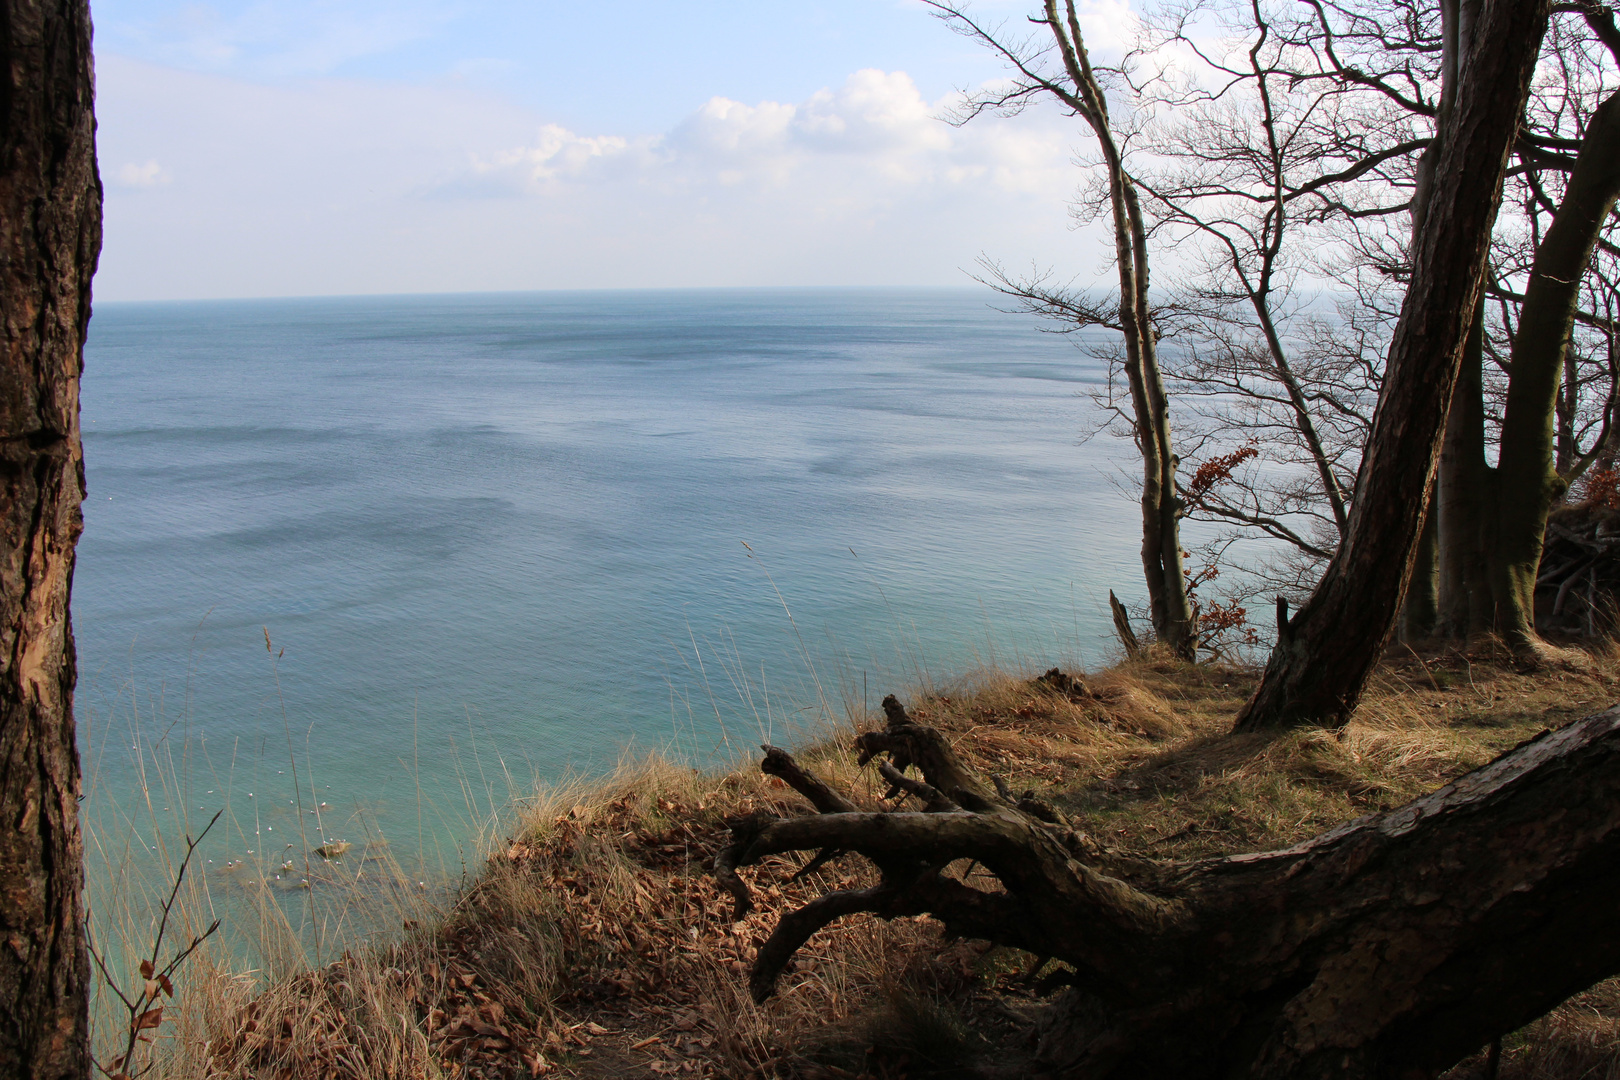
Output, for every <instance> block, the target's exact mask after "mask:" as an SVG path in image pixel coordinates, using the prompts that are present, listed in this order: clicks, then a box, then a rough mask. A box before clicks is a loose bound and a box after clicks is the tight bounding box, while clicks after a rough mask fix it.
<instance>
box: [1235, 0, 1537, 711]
mask: <svg viewBox="0 0 1620 1080" xmlns="http://www.w3.org/2000/svg"><path fill="white" fill-rule="evenodd" d="M1548 11H1549V4H1548V3H1547V0H1486V3H1484V4H1483V5H1482V7H1481V10H1480V13H1479V23H1478V25H1477V27H1476V28H1475V30H1474V32H1473V35H1472V40H1473V42H1474V45H1473V47H1472V48H1471V49H1469V50H1468V52H1467V54H1466V56H1465V58H1464V60H1463V63H1462V66H1461V72H1460V75H1459V79H1458V95H1457V104H1456V106H1455V108H1454V109H1453V110H1452V111H1451V114H1450V116H1448V117H1447V118H1446V120H1445V121H1444V122H1443V124H1442V127H1441V133H1440V137H1441V144H1442V145H1441V148H1440V154H1439V157H1438V158H1437V160H1436V162H1435V184H1434V190H1433V192H1432V193H1431V194H1430V196H1429V198H1428V200H1427V206H1426V207H1425V217H1424V224H1423V229H1422V233H1421V236H1420V242H1419V243H1418V245H1417V252H1416V255H1415V258H1414V263H1413V273H1412V281H1411V285H1410V286H1409V287H1408V289H1407V293H1406V299H1405V301H1404V303H1403V305H1402V308H1401V315H1400V319H1399V321H1398V323H1397V324H1396V327H1395V333H1394V337H1393V339H1392V341H1391V343H1390V350H1389V358H1388V363H1387V365H1386V375H1385V378H1384V385H1383V389H1382V391H1381V396H1380V400H1379V403H1378V410H1377V413H1376V414H1375V416H1374V417H1373V427H1372V432H1371V434H1370V435H1369V438H1368V441H1367V449H1366V452H1365V454H1364V455H1363V457H1362V463H1361V471H1360V474H1359V477H1358V481H1357V484H1356V499H1355V502H1354V504H1353V507H1352V510H1351V515H1350V526H1349V530H1348V532H1347V533H1346V534H1345V538H1344V541H1343V542H1342V543H1341V544H1340V545H1339V549H1338V551H1337V552H1336V553H1335V555H1334V557H1333V560H1332V561H1331V562H1330V563H1329V564H1328V568H1327V571H1326V572H1325V573H1324V574H1323V576H1322V580H1321V581H1320V582H1319V583H1318V585H1317V587H1316V590H1315V591H1314V592H1313V593H1312V594H1311V597H1310V599H1309V600H1307V601H1306V603H1305V604H1304V605H1303V606H1302V607H1301V608H1300V610H1299V612H1298V614H1296V615H1295V616H1294V618H1293V620H1292V622H1291V624H1290V626H1289V632H1288V633H1287V634H1286V635H1284V636H1283V640H1281V641H1279V643H1278V645H1277V647H1276V648H1275V649H1273V650H1272V653H1271V656H1270V659H1269V660H1268V662H1267V664H1266V670H1265V674H1264V676H1263V677H1262V678H1261V681H1260V685H1259V687H1258V688H1257V689H1256V690H1255V694H1254V697H1253V698H1251V699H1250V700H1249V703H1248V704H1247V705H1246V706H1245V707H1244V709H1243V712H1242V713H1241V714H1240V715H1239V717H1238V720H1237V729H1238V730H1254V729H1262V728H1268V727H1284V726H1291V725H1295V724H1303V723H1325V724H1329V725H1335V726H1336V725H1341V724H1343V723H1344V722H1345V721H1347V720H1348V719H1349V717H1350V714H1351V712H1352V711H1354V709H1355V706H1356V703H1357V701H1358V700H1359V699H1360V697H1361V692H1362V689H1363V687H1364V686H1365V684H1366V680H1367V677H1368V675H1369V674H1370V673H1371V672H1372V669H1373V666H1374V665H1375V664H1376V663H1377V661H1378V658H1379V656H1380V655H1382V653H1383V650H1384V647H1385V645H1386V644H1387V643H1388V641H1389V637H1390V634H1391V632H1392V631H1393V630H1394V628H1395V624H1396V620H1397V618H1398V616H1399V614H1400V610H1401V605H1402V603H1403V601H1404V599H1405V595H1406V588H1407V583H1408V580H1409V578H1410V575H1411V571H1412V560H1413V556H1414V554H1415V552H1416V549H1417V543H1418V533H1419V530H1420V529H1421V527H1422V524H1423V518H1424V516H1425V515H1424V514H1423V512H1422V511H1421V508H1422V507H1423V506H1424V504H1425V501H1426V499H1427V496H1428V492H1429V485H1430V483H1431V482H1432V480H1433V478H1434V473H1435V465H1436V460H1437V458H1438V455H1439V450H1440V442H1441V437H1442V435H1443V433H1444V428H1445V421H1446V412H1447V409H1448V406H1449V405H1450V402H1451V397H1452V392H1453V390H1454V388H1455V386H1456V383H1457V374H1458V369H1459V367H1460V364H1461V360H1462V353H1463V347H1464V344H1465V342H1466V340H1467V337H1468V332H1469V326H1470V323H1471V322H1472V321H1473V314H1474V309H1475V307H1476V305H1477V303H1478V301H1479V297H1480V291H1481V284H1482V274H1483V271H1484V268H1485V261H1486V257H1487V255H1488V253H1489V246H1490V235H1491V226H1492V224H1493V222H1494V221H1495V219H1496V211H1497V207H1498V205H1499V203H1500V201H1501V195H1502V178H1503V175H1504V172H1505V169H1506V167H1507V160H1508V154H1509V152H1510V150H1511V149H1512V146H1513V142H1514V139H1515V136H1516V133H1517V131H1518V122H1519V115H1520V112H1521V111H1522V109H1523V108H1524V102H1525V97H1526V95H1527V94H1528V92H1529V86H1530V76H1531V73H1532V72H1533V70H1534V67H1535V61H1536V55H1537V52H1538V50H1539V48H1540V43H1541V39H1542V36H1543V34H1544V33H1545V32H1546V27H1547V18H1548ZM1414 508H1418V509H1417V512H1414Z"/></svg>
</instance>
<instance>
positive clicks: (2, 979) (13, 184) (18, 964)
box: [0, 0, 101, 1080]
mask: <svg viewBox="0 0 1620 1080" xmlns="http://www.w3.org/2000/svg"><path fill="white" fill-rule="evenodd" d="M0 56H3V58H4V70H5V72H6V78H5V79H4V81H3V82H0V313H3V315H4V319H3V320H0V342H3V347H0V492H3V495H0V536H3V543H0V555H3V557H0V642H3V645H4V647H3V648H0V808H3V809H4V814H5V820H4V827H3V828H0V895H3V896H4V897H5V902H4V903H3V904H0V1076H4V1077H37V1078H41V1080H44V1078H58V1077H60V1078H69V1077H83V1076H86V1075H88V1073H89V1066H90V1058H89V1046H88V1031H87V1025H88V1013H87V1010H88V991H89V982H90V978H89V976H90V973H89V966H88V961H87V960H86V957H85V939H84V926H83V923H84V908H83V898H82V896H81V890H82V883H83V869H82V864H83V849H82V842H81V840H80V835H79V815H78V797H79V758H78V750H77V747H76V745H75V742H74V726H73V683H74V657H73V634H72V630H71V627H70V625H69V616H68V594H69V590H70V587H71V583H72V580H73V557H74V544H75V542H76V541H77V540H78V537H79V532H80V530H81V527H82V525H81V518H80V513H79V504H80V499H81V498H82V496H83V485H84V472H83V453H82V449H81V446H80V441H79V370H80V366H81V363H82V355H83V346H84V337H85V328H86V325H87V323H88V321H89V318H90V277H91V275H92V273H93V272H94V270H95V265H96V257H97V254H98V253H99V251H100V249H101V184H100V180H99V179H98V178H97V175H96V160H95V119H94V115H93V109H92V92H93V91H92V77H91V53H90V13H89V9H88V6H87V4H86V3H85V0H46V2H43V3H20V2H16V0H0Z"/></svg>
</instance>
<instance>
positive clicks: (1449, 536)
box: [1431, 304, 1492, 641]
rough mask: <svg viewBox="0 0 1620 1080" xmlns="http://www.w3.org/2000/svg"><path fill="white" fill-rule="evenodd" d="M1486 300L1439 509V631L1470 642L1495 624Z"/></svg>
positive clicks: (1450, 427) (1455, 403)
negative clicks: (1488, 538) (1487, 535)
mask: <svg viewBox="0 0 1620 1080" xmlns="http://www.w3.org/2000/svg"><path fill="white" fill-rule="evenodd" d="M1484 334H1485V309H1484V306H1483V304H1482V305H1480V306H1479V307H1476V308H1475V309H1474V325H1473V329H1471V330H1470V331H1469V333H1468V342H1467V344H1466V345H1465V346H1464V348H1463V361H1462V370H1461V372H1460V373H1459V374H1458V377H1457V387H1456V389H1455V390H1454V391H1453V392H1452V395H1451V408H1450V409H1449V410H1448V412H1447V415H1446V434H1445V441H1444V442H1443V443H1442V444H1441V449H1440V483H1439V492H1438V497H1437V500H1436V503H1435V505H1434V506H1433V507H1431V512H1432V513H1436V515H1437V517H1438V519H1439V526H1440V626H1439V630H1440V634H1441V636H1443V637H1448V638H1452V639H1454V640H1458V641H1466V640H1468V639H1469V638H1471V637H1473V636H1474V635H1475V634H1484V633H1488V632H1489V631H1490V629H1491V611H1492V607H1491V591H1490V584H1489V581H1488V579H1487V577H1486V573H1485V546H1484V531H1483V530H1484V528H1485V521H1486V518H1487V516H1488V512H1489V510H1488V508H1489V505H1490V504H1489V500H1490V498H1491V491H1492V485H1491V475H1490V474H1491V468H1490V466H1489V465H1487V464H1486V463H1485V397H1484V362H1485V356H1484Z"/></svg>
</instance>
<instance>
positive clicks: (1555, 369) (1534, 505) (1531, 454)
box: [1488, 23, 1620, 653]
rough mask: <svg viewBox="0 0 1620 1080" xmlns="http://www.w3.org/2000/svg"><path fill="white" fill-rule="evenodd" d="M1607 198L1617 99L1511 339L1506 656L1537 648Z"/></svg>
mask: <svg viewBox="0 0 1620 1080" xmlns="http://www.w3.org/2000/svg"><path fill="white" fill-rule="evenodd" d="M1610 29H1611V30H1612V29H1613V24H1612V23H1611V24H1610ZM1617 196H1620V94H1615V95H1612V96H1610V97H1609V98H1608V99H1607V100H1605V101H1604V102H1603V104H1601V105H1599V106H1598V107H1597V109H1596V110H1595V111H1594V112H1593V114H1592V118H1591V120H1590V121H1589V122H1588V124H1587V127H1586V135H1585V138H1583V139H1582V141H1581V148H1580V153H1579V155H1578V156H1577V158H1576V160H1575V168H1574V169H1573V170H1572V171H1571V172H1570V175H1569V181H1568V184H1567V186H1566V187H1565V190H1564V198H1563V201H1562V202H1561V203H1559V206H1558V212H1557V213H1556V214H1555V215H1554V216H1553V220H1552V224H1551V225H1550V226H1548V228H1547V233H1546V235H1545V236H1543V237H1542V239H1541V244H1540V245H1539V246H1538V247H1537V248H1536V256H1535V261H1534V262H1533V263H1532V264H1531V267H1530V280H1529V283H1528V284H1527V285H1526V287H1525V295H1524V304H1523V305H1522V307H1521V308H1520V314H1519V325H1518V328H1517V329H1516V330H1515V331H1514V334H1513V351H1512V355H1511V361H1510V367H1511V375H1510V377H1509V379H1508V392H1507V403H1506V406H1505V408H1504V410H1503V413H1502V435H1501V440H1500V451H1499V455H1498V460H1497V465H1496V470H1495V482H1496V499H1495V513H1494V515H1492V519H1491V524H1492V529H1491V535H1490V539H1491V543H1490V545H1489V548H1488V551H1489V559H1490V566H1489V572H1490V583H1491V592H1492V595H1493V598H1494V600H1495V607H1496V617H1495V623H1496V631H1497V633H1499V634H1501V635H1502V637H1503V638H1504V639H1505V640H1506V641H1507V643H1508V645H1509V646H1510V647H1512V648H1513V649H1514V650H1515V651H1516V652H1521V653H1523V652H1533V651H1534V650H1535V648H1536V646H1537V645H1539V644H1540V638H1539V637H1537V635H1536V627H1535V592H1536V571H1537V568H1538V567H1539V566H1540V565H1541V545H1542V539H1543V537H1544V536H1545V534H1546V531H1547V512H1548V511H1549V510H1551V509H1552V506H1553V504H1554V503H1555V502H1557V501H1558V500H1559V499H1560V498H1562V497H1563V494H1564V490H1565V488H1567V487H1568V482H1567V481H1566V480H1565V479H1564V478H1563V476H1561V475H1560V473H1559V468H1558V462H1557V460H1556V457H1555V454H1554V451H1555V436H1554V421H1555V419H1556V413H1557V406H1558V396H1559V395H1558V389H1559V384H1560V383H1561V381H1562V380H1563V376H1564V366H1565V352H1566V346H1567V343H1568V341H1569V333H1570V328H1571V326H1572V325H1573V324H1574V321H1575V308H1576V301H1577V300H1578V299H1579V298H1580V288H1581V282H1582V280H1584V279H1585V277H1586V270H1587V267H1588V266H1589V265H1590V263H1591V261H1592V249H1593V247H1594V246H1595V244H1596V243H1597V239H1598V235H1599V233H1600V232H1601V231H1602V230H1603V227H1604V225H1605V224H1606V223H1607V221H1608V217H1609V213H1610V211H1612V210H1613V209H1614V204H1615V199H1616V197H1617Z"/></svg>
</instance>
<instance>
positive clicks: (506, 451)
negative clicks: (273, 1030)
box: [73, 290, 1140, 850]
mask: <svg viewBox="0 0 1620 1080" xmlns="http://www.w3.org/2000/svg"><path fill="white" fill-rule="evenodd" d="M991 300H992V297H991V296H990V295H989V294H988V293H985V292H980V291H970V290H927V291H919V290H913V291H873V290H861V291H781V290H742V291H692V292H682V291H670V292H617V293H611V292H604V293H552V294H525V295H482V296H443V297H415V296H413V297H391V298H367V299H325V300H293V301H257V302H231V303H221V302H210V303H166V304H138V305H136V304H129V305H120V304H102V305H99V306H98V307H97V309H96V312H95V317H94V320H93V323H92V326H91V334H90V341H89V344H88V346H87V349H86V370H85V376H84V391H83V393H84V396H83V410H84V411H83V417H84V432H85V458H86V463H87V475H88V483H89V498H88V500H87V501H86V504H85V522H86V527H85V532H84V537H83V539H82V541H81V543H80V546H79V562H78V570H77V574H76V577H75V580H74V590H73V614H74V625H75V630H76V633H77V637H78V647H79V657H80V672H81V676H80V698H79V700H80V714H81V725H82V728H83V730H82V740H83V743H84V747H83V749H84V752H85V756H86V760H87V762H88V764H89V767H90V769H91V772H92V776H93V778H94V779H95V785H96V786H95V788H94V789H93V791H92V794H91V800H92V803H94V802H95V801H96V800H114V801H116V800H117V799H120V798H123V797H125V796H127V795H128V794H129V793H130V792H132V791H133V790H135V788H136V787H137V786H138V784H139V777H138V774H137V772H136V771H135V768H134V766H133V765H132V764H131V763H130V760H129V755H130V752H131V750H132V748H134V747H141V748H142V753H143V754H147V755H149V754H151V753H152V752H153V750H154V748H156V752H157V757H158V758H159V759H164V760H167V759H165V758H164V755H165V754H172V755H173V760H174V761H175V762H176V771H177V772H178V773H180V774H182V776H183V781H182V782H183V783H184V784H186V785H188V786H187V788H186V790H184V791H180V790H175V789H173V788H163V789H162V790H160V791H157V793H156V794H155V795H154V798H155V799H156V800H157V801H158V802H161V803H174V804H176V806H175V808H174V809H176V810H183V811H184V812H185V813H186V814H188V815H189V816H190V817H191V818H192V819H193V820H196V819H199V817H201V816H203V815H206V814H211V813H212V812H213V811H214V810H216V809H219V808H221V807H224V806H227V805H229V807H230V809H231V811H232V813H231V818H230V820H231V821H232V822H233V823H234V824H233V825H232V826H231V828H232V834H231V835H230V836H229V837H227V838H226V839H225V840H224V841H222V842H223V843H225V844H227V847H230V846H234V847H242V848H244V849H246V848H251V847H253V845H254V844H255V843H257V844H259V845H260V846H261V848H266V849H267V848H269V847H274V848H276V849H278V850H279V849H281V847H282V845H281V843H280V842H277V843H274V844H273V845H272V844H270V843H269V841H270V837H269V836H268V835H267V832H268V831H273V830H274V829H275V828H277V827H278V826H279V827H280V829H281V832H282V835H287V833H288V832H289V830H295V829H296V828H297V822H296V819H295V818H294V817H293V816H291V815H292V814H293V809H292V805H291V804H293V803H294V802H299V801H301V802H303V803H304V806H305V809H306V811H307V810H308V809H309V808H310V806H311V805H312V804H315V805H317V806H318V804H319V803H320V802H326V803H327V804H328V807H327V810H326V811H325V815H324V816H323V817H322V820H321V822H320V825H319V828H320V830H321V831H323V832H324V833H325V834H327V835H333V836H335V835H343V834H346V833H348V832H351V831H357V830H359V829H360V828H361V825H360V824H358V823H357V819H356V818H354V817H353V816H352V815H354V814H355V813H357V812H361V811H363V812H364V813H366V814H367V815H370V816H372V817H373V818H375V819H376V821H377V822H379V823H380V824H381V825H382V826H383V827H384V828H385V829H387V830H391V835H393V836H394V837H395V839H396V841H397V840H398V838H399V837H401V836H402V835H405V834H409V836H410V839H411V841H412V842H413V843H414V841H415V838H416V835H417V820H418V810H419V809H420V808H421V807H422V806H423V805H424V804H425V805H426V806H427V807H428V816H429V817H430V818H431V819H434V820H436V821H438V822H440V823H441V824H442V823H443V822H445V821H448V820H451V819H456V820H464V821H470V820H471V817H472V816H473V814H474V813H475V811H474V810H472V809H470V807H479V808H483V809H486V810H487V808H488V805H489V804H490V803H492V802H493V803H496V804H498V803H500V802H501V801H503V800H504V799H505V797H506V794H507V793H508V791H510V790H521V789H525V788H527V787H528V785H529V783H530V780H531V778H532V776H533V775H534V774H539V775H541V776H542V777H545V776H556V775H559V774H560V773H561V772H563V771H565V770H568V769H575V770H585V771H590V770H598V769H602V768H604V767H606V766H607V765H609V764H611V763H612V762H613V761H614V759H615V758H616V756H617V755H618V754H619V753H620V752H621V750H622V748H624V747H625V746H626V745H627V744H632V743H633V744H635V745H639V746H641V747H654V746H658V747H662V746H671V745H672V746H674V747H676V748H677V749H678V750H679V751H680V752H681V753H684V754H688V755H690V756H691V757H692V758H693V760H694V761H702V760H710V759H712V756H713V755H715V754H716V753H720V754H724V753H725V752H727V749H728V747H729V748H731V749H734V750H735V749H739V748H742V749H746V748H751V747H752V745H753V744H755V743H758V742H759V741H761V738H762V737H772V738H777V739H786V738H790V737H791V735H792V732H793V731H794V730H795V728H796V725H800V722H801V721H802V720H803V719H804V718H805V717H807V716H811V715H813V714H814V713H815V712H816V711H817V708H818V698H820V697H824V698H825V699H827V700H828V701H829V702H830V703H831V704H832V705H833V707H834V710H835V711H838V710H842V709H843V708H844V706H845V705H846V703H849V702H853V703H855V704H856V705H859V703H860V702H861V700H862V699H863V697H864V698H865V699H866V701H867V702H868V703H870V704H871V705H872V706H873V707H874V708H875V706H876V703H877V701H878V699H879V698H881V696H882V695H883V694H885V693H888V692H890V691H892V690H896V689H900V688H902V687H904V686H905V685H907V684H908V683H915V682H916V681H917V680H918V679H919V678H922V677H931V678H935V679H940V678H944V677H948V676H950V675H952V674H954V673H956V672H959V671H961V670H963V669H966V668H968V667H970V666H972V665H974V664H978V663H983V662H988V661H996V662H1000V663H1002V664H1013V665H1027V666H1035V665H1046V664H1050V663H1056V662H1060V661H1061V662H1066V663H1073V662H1076V661H1077V660H1078V661H1085V660H1096V659H1099V658H1100V657H1101V654H1102V652H1103V651H1104V649H1105V648H1106V636H1105V634H1106V627H1107V619H1106V614H1105V611H1106V596H1107V590H1108V589H1109V588H1110V587H1113V588H1115V589H1117V590H1118V591H1119V592H1120V593H1121V595H1122V596H1123V595H1134V593H1135V592H1138V591H1140V568H1139V565H1138V563H1137V556H1136V546H1137V540H1136V533H1135V524H1134V520H1135V511H1134V504H1133V503H1132V502H1131V501H1130V499H1129V497H1128V496H1125V495H1122V494H1120V493H1119V491H1118V490H1116V487H1115V485H1114V484H1113V482H1112V480H1113V478H1114V477H1115V476H1116V475H1117V474H1118V468H1119V464H1120V463H1121V462H1128V460H1129V448H1128V447H1123V446H1121V445H1120V444H1119V443H1118V442H1116V441H1113V440H1110V439H1108V438H1106V437H1100V438H1098V439H1095V440H1092V441H1090V442H1085V441H1083V439H1082V436H1083V434H1084V433H1085V432H1086V431H1087V430H1088V429H1089V427H1090V426H1091V425H1092V424H1093V421H1094V407H1093V406H1092V405H1091V403H1090V401H1089V400H1088V398H1087V396H1086V394H1087V391H1088V390H1090V389H1091V388H1092V387H1093V386H1094V385H1095V384H1096V382H1097V380H1098V379H1099V378H1100V377H1101V372H1100V370H1099V368H1098V366H1097V365H1096V363H1095V362H1094V361H1092V360H1090V359H1088V358H1087V357H1086V355H1085V354H1084V353H1083V352H1082V351H1081V350H1079V349H1077V348H1076V347H1075V343H1074V342H1073V341H1071V340H1069V339H1066V338H1061V337H1053V336H1050V335H1044V334H1041V333H1039V332H1038V331H1037V329H1036V327H1035V326H1034V325H1033V324H1032V323H1031V322H1030V321H1028V320H1027V319H1025V318H1022V317H1017V316H1013V315H1008V314H1004V313H1001V312H998V311H996V310H994V309H993V308H992V307H991V306H990V305H991ZM745 544H746V545H747V547H746V548H745V546H744V545H745ZM750 549H751V551H752V556H751V555H750ZM1099 597H1100V598H1101V600H1099ZM788 612H791V618H790V617H789V615H788ZM267 637H268V641H269V645H270V648H269V649H268V650H267V648H266V639H267ZM818 687H819V689H818ZM800 726H802V725H800ZM294 769H296V770H297V771H298V774H299V784H300V786H301V789H302V791H301V793H300V792H298V791H295V790H294V788H293V786H292V773H293V771H294ZM508 776H510V778H511V779H510V782H509V780H508ZM146 783H147V784H148V787H149V788H156V787H158V786H159V785H157V784H156V783H155V781H153V780H152V779H151V777H150V776H148V777H147V780H146ZM419 789H420V791H421V792H422V796H421V800H420V801H419V799H418V790H419ZM249 793H251V797H250V795H249ZM295 796H298V798H295ZM443 827H444V828H447V829H448V830H449V831H450V832H452V833H453V832H455V831H456V829H457V828H461V827H462V826H456V825H447V826H443ZM307 831H308V830H307V829H306V833H307ZM291 839H292V838H291V837H290V836H288V840H289V841H290V840H291ZM222 850H223V849H222Z"/></svg>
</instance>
